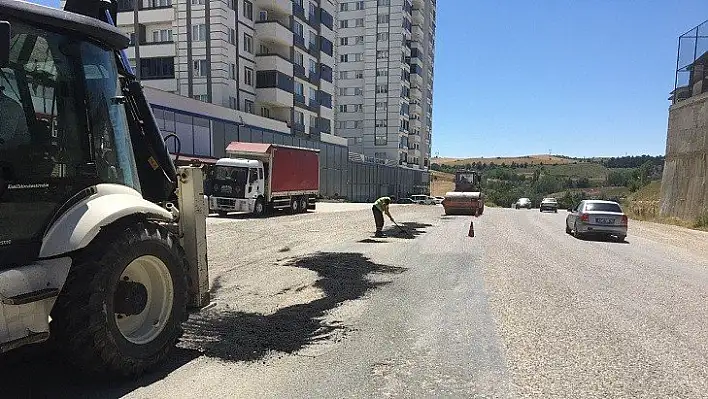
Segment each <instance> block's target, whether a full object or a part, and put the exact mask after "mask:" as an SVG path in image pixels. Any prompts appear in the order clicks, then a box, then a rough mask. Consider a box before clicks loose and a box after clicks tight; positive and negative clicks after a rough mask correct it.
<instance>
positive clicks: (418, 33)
mask: <svg viewBox="0 0 708 399" xmlns="http://www.w3.org/2000/svg"><path fill="white" fill-rule="evenodd" d="M411 33H412V34H413V41H415V42H422V41H423V39H425V33H424V32H423V28H421V27H420V25H413V29H412V30H411Z"/></svg>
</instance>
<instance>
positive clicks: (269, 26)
mask: <svg viewBox="0 0 708 399" xmlns="http://www.w3.org/2000/svg"><path fill="white" fill-rule="evenodd" d="M256 35H257V37H258V38H259V39H261V40H265V41H268V42H272V43H276V44H281V45H285V46H292V45H293V32H292V31H291V30H290V28H288V27H287V26H285V25H283V24H282V23H281V22H280V21H275V20H266V21H258V22H256Z"/></svg>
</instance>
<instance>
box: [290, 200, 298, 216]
mask: <svg viewBox="0 0 708 399" xmlns="http://www.w3.org/2000/svg"><path fill="white" fill-rule="evenodd" d="M290 213H300V201H299V200H298V199H297V198H291V199H290Z"/></svg>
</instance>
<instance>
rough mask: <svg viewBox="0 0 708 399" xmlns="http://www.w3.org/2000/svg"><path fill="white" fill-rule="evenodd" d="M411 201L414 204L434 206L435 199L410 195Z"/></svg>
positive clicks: (421, 195) (427, 196)
mask: <svg viewBox="0 0 708 399" xmlns="http://www.w3.org/2000/svg"><path fill="white" fill-rule="evenodd" d="M411 199H412V200H413V202H415V203H416V204H420V205H435V199H434V198H433V197H431V196H429V195H423V194H416V195H411Z"/></svg>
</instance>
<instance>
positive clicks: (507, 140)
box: [34, 0, 708, 157]
mask: <svg viewBox="0 0 708 399" xmlns="http://www.w3.org/2000/svg"><path fill="white" fill-rule="evenodd" d="M34 1H35V2H38V3H43V4H49V5H54V6H56V5H58V4H59V2H58V1H55V0H34ZM706 19H708V1H706V0H670V1H668V0H641V1H638V0H539V1H529V0H503V1H496V0H441V1H438V20H437V37H436V58H435V87H434V89H435V97H434V109H433V112H434V117H433V155H435V154H436V153H439V154H440V155H441V156H451V157H464V156H504V155H526V154H540V153H547V152H548V151H549V150H550V151H552V152H553V153H554V154H564V155H571V156H605V155H606V156H612V155H625V154H653V155H657V154H663V153H664V151H665V145H666V126H667V117H668V106H669V101H668V100H667V98H668V96H669V92H670V91H671V90H673V84H674V69H675V66H676V44H677V39H678V36H679V35H680V34H682V33H684V32H686V31H688V30H689V29H691V28H692V27H694V26H695V25H698V24H699V23H701V22H703V21H704V20H706Z"/></svg>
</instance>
